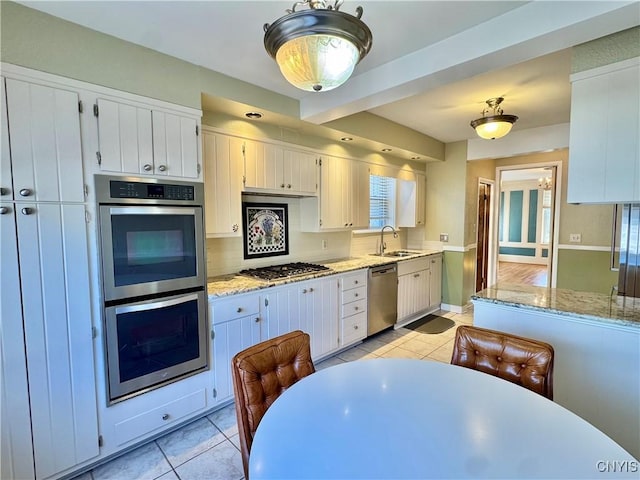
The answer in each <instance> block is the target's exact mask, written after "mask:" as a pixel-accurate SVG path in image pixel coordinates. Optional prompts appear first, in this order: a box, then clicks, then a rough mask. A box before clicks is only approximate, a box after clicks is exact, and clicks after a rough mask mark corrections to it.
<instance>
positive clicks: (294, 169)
mask: <svg viewBox="0 0 640 480" xmlns="http://www.w3.org/2000/svg"><path fill="white" fill-rule="evenodd" d="M282 170H283V172H282V173H283V179H282V185H283V187H282V188H284V190H285V192H295V193H303V194H308V195H315V194H316V192H317V189H318V161H317V157H316V155H314V154H312V153H308V152H302V151H298V150H285V151H284V162H283V169H282Z"/></svg>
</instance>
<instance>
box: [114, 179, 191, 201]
mask: <svg viewBox="0 0 640 480" xmlns="http://www.w3.org/2000/svg"><path fill="white" fill-rule="evenodd" d="M194 190H195V189H194V187H193V185H173V184H168V183H142V182H123V181H118V180H112V181H111V182H110V185H109V193H110V196H111V198H113V199H115V198H138V199H144V200H194V199H195V195H194Z"/></svg>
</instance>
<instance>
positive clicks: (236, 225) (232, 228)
mask: <svg viewBox="0 0 640 480" xmlns="http://www.w3.org/2000/svg"><path fill="white" fill-rule="evenodd" d="M238 228H240V227H238V224H237V223H234V224H233V225H232V226H231V230H233V231H234V232H237V231H238Z"/></svg>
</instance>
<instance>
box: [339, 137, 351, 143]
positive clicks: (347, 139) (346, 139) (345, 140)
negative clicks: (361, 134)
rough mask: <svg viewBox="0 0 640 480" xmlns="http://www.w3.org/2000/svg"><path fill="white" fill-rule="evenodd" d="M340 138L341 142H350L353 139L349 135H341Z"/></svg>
mask: <svg viewBox="0 0 640 480" xmlns="http://www.w3.org/2000/svg"><path fill="white" fill-rule="evenodd" d="M340 140H342V141H343V142H350V141H351V140H353V138H351V137H342V138H341V139H340Z"/></svg>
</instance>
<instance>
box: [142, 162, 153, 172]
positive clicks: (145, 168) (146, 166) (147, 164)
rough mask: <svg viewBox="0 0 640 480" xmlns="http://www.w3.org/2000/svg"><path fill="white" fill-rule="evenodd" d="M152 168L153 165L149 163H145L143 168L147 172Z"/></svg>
mask: <svg viewBox="0 0 640 480" xmlns="http://www.w3.org/2000/svg"><path fill="white" fill-rule="evenodd" d="M151 168H152V167H151V164H149V163H145V164H144V167H142V169H143V170H144V171H145V172H150V171H151Z"/></svg>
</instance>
